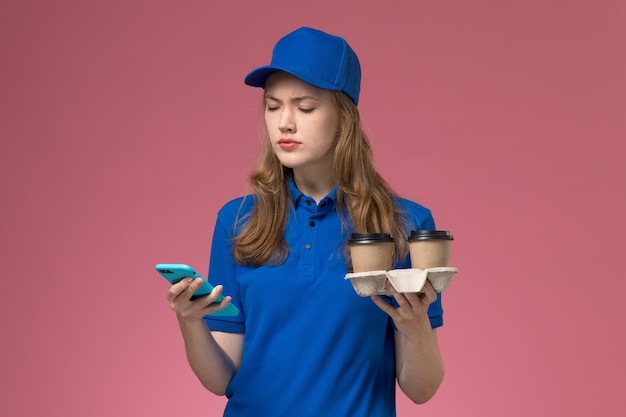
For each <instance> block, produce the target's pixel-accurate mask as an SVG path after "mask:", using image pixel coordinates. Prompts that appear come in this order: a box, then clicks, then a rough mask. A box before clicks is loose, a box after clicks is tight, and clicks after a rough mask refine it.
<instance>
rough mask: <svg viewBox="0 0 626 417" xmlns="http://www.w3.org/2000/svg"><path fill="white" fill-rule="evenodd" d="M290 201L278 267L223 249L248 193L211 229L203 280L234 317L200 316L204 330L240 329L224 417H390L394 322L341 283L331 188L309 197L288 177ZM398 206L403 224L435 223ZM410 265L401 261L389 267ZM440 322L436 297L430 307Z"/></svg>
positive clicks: (413, 207)
mask: <svg viewBox="0 0 626 417" xmlns="http://www.w3.org/2000/svg"><path fill="white" fill-rule="evenodd" d="M289 190H290V192H291V196H292V199H293V207H292V208H291V210H290V213H289V219H288V223H287V228H286V231H285V239H286V241H287V244H288V246H289V250H290V251H289V255H288V257H287V259H286V260H285V262H284V263H282V264H281V265H277V266H269V265H264V266H261V267H258V268H255V267H251V266H243V265H237V264H236V263H235V262H234V260H233V258H232V256H231V253H230V250H231V247H232V246H231V238H232V237H233V236H234V235H235V233H236V231H237V226H236V220H237V218H238V216H239V218H241V216H244V215H246V214H248V213H249V212H250V211H251V209H252V207H253V198H252V197H250V196H248V197H245V198H239V199H236V200H233V201H231V202H229V203H227V204H226V205H225V206H224V207H223V208H222V209H221V210H220V212H219V214H218V219H217V224H216V226H215V231H214V235H213V244H212V249H211V261H210V268H209V276H208V279H209V281H210V282H211V283H212V284H214V285H217V284H223V285H224V294H225V295H230V296H232V297H233V301H232V302H233V304H235V305H236V306H237V307H238V308H239V310H240V311H241V314H240V315H239V316H237V317H211V316H207V317H206V318H205V320H206V323H207V325H208V326H209V328H210V329H211V330H216V331H224V332H235V333H245V335H244V350H243V359H242V363H241V366H240V368H239V370H238V371H237V373H236V374H235V376H234V378H233V380H232V381H231V382H230V384H229V386H228V389H227V392H226V395H227V397H228V398H229V401H228V404H227V406H226V409H225V412H224V415H225V416H237V417H240V416H264V417H266V416H299V417H305V416H315V417H318V416H321V415H324V416H353V417H358V416H363V417H365V416H373V415H375V416H394V415H395V367H394V341H393V332H394V330H393V325H392V322H391V320H390V319H389V317H388V316H387V315H386V314H385V313H384V312H382V311H381V310H380V309H379V308H378V307H376V305H374V303H372V301H371V300H370V299H369V297H359V296H358V295H357V294H356V292H355V291H354V289H353V288H352V285H351V284H350V282H349V281H347V280H345V279H344V276H345V274H346V273H347V272H348V270H347V267H346V259H345V256H344V244H345V241H346V239H347V237H348V236H349V234H350V231H349V230H342V224H341V219H340V217H339V215H338V213H337V211H336V209H335V196H336V190H333V191H332V192H331V193H329V194H328V196H326V197H325V198H324V199H323V200H321V201H320V202H319V204H316V202H315V201H314V200H313V199H312V198H310V197H308V196H306V195H304V194H302V193H301V192H300V191H299V190H298V189H297V188H296V186H295V184H294V183H293V181H289ZM397 204H399V205H400V207H401V208H402V209H403V210H404V211H405V212H406V214H407V217H408V218H409V221H410V223H411V229H419V228H422V229H434V228H435V225H434V222H433V219H432V216H431V213H430V211H429V210H428V209H426V208H424V207H422V206H420V205H418V204H416V203H413V202H411V201H408V200H404V199H398V200H397ZM408 265H409V260H407V262H405V263H404V264H402V265H396V267H399V268H402V267H407V266H408ZM428 314H429V317H430V320H431V325H432V326H433V327H439V326H441V325H442V324H443V321H442V309H441V298H440V295H439V296H438V299H437V301H436V302H434V303H433V304H432V305H431V307H430V309H429V312H428Z"/></svg>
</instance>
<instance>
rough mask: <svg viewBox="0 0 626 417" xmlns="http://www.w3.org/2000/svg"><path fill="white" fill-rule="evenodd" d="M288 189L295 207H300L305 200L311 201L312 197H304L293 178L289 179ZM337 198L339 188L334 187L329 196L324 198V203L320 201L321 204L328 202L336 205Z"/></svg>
mask: <svg viewBox="0 0 626 417" xmlns="http://www.w3.org/2000/svg"><path fill="white" fill-rule="evenodd" d="M287 187H288V188H289V193H290V194H291V199H292V200H293V206H294V207H298V205H299V204H300V202H301V201H302V200H303V199H309V200H311V198H310V197H307V196H306V195H304V194H303V193H302V191H300V190H299V189H298V187H296V183H295V182H294V180H293V177H291V176H289V177H288V178H287ZM336 198H337V186H335V187H333V189H332V190H330V192H329V193H328V195H327V196H326V197H324V198H323V199H322V201H320V204H321V203H322V202H324V203H325V204H326V202H327V201H332V202H333V203H334V202H335V200H336Z"/></svg>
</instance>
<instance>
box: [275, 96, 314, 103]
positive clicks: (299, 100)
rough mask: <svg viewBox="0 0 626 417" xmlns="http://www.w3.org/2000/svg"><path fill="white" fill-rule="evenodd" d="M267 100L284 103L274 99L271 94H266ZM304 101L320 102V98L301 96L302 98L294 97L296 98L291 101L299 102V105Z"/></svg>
mask: <svg viewBox="0 0 626 417" xmlns="http://www.w3.org/2000/svg"><path fill="white" fill-rule="evenodd" d="M265 99H266V100H272V101H276V102H278V103H282V100H280V99H278V98H276V97H274V96H273V95H271V94H265ZM304 100H313V101H320V99H319V98H318V97H315V96H300V97H294V98H292V99H290V101H293V102H297V103H298V102H301V101H304Z"/></svg>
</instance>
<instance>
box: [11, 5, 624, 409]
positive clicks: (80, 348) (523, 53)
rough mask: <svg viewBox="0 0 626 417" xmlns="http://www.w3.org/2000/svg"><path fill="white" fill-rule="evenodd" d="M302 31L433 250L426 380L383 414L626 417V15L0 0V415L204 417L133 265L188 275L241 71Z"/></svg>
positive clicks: (236, 117)
mask: <svg viewBox="0 0 626 417" xmlns="http://www.w3.org/2000/svg"><path fill="white" fill-rule="evenodd" d="M302 25H310V26H315V27H318V28H320V29H323V30H327V31H330V32H334V33H337V34H341V35H343V36H345V37H346V38H347V39H348V40H349V41H350V43H351V44H352V45H353V47H354V49H355V50H356V51H357V53H358V54H359V56H360V58H361V62H362V66H363V69H364V77H363V93H362V99H361V105H360V108H361V111H362V116H363V118H364V120H365V122H366V125H367V129H368V131H369V132H370V134H371V137H372V143H373V146H374V148H375V152H376V159H377V164H378V166H379V168H380V170H381V171H382V172H383V174H384V175H385V176H386V178H387V179H388V180H389V182H390V183H391V184H392V185H393V186H394V187H395V188H396V190H397V191H399V192H400V193H401V194H403V195H404V196H406V197H409V198H412V199H415V200H418V201H420V202H422V203H423V204H425V205H427V206H428V207H430V208H432V210H433V211H434V213H435V216H436V220H437V223H438V225H439V227H440V228H444V229H450V230H451V231H452V232H453V233H454V235H455V238H456V240H455V242H454V254H453V264H454V265H455V266H457V267H458V268H459V269H460V271H461V273H460V274H459V275H458V276H457V278H456V279H455V281H454V282H453V285H452V287H451V288H450V290H449V291H448V292H447V293H446V294H445V309H446V314H445V320H446V325H445V327H444V328H442V329H441V331H440V340H441V349H442V352H443V355H444V358H445V362H446V366H447V375H446V379H445V381H444V384H443V386H442V387H441V389H440V391H439V393H438V394H437V396H436V397H435V398H434V399H433V400H432V401H431V402H429V403H428V404H426V405H423V406H414V405H411V404H410V403H409V402H408V400H406V399H405V398H404V397H403V396H402V395H401V394H399V396H398V397H399V398H398V408H399V411H398V415H399V416H409V415H414V414H418V415H424V416H481V417H482V416H509V417H516V416H528V415H533V416H552V415H555V416H564V415H567V416H570V417H577V416H580V417H583V416H585V417H586V416H591V415H597V416H623V415H625V413H626V408H625V407H624V401H623V389H624V386H626V363H625V360H624V359H623V352H624V351H625V350H626V340H625V332H624V328H625V327H624V323H623V321H624V318H625V316H626V315H625V314H624V307H623V306H624V304H625V303H624V301H623V297H624V291H625V290H626V285H625V284H624V282H625V279H624V278H625V277H624V272H623V271H622V268H621V263H620V261H621V259H623V251H624V248H626V238H625V230H624V229H625V228H624V220H623V215H624V213H625V212H626V193H625V192H624V190H625V188H626V187H625V182H626V169H625V165H626V164H625V162H624V159H625V155H626V153H625V152H624V144H623V143H624V139H625V138H626V117H625V115H626V76H625V74H626V52H625V51H626V48H625V47H624V42H625V39H626V3H625V2H624V1H623V0H614V1H610V0H603V1H598V0H593V1H592V0H578V1H566V0H562V1H557V0H553V1H546V0H530V1H502V0H490V1H487V0H477V1H464V0H448V1H445V0H443V1H416V0H407V1H394V0H389V1H385V2H382V1H381V2H363V1H360V0H351V1H337V0H332V1H327V0H321V1H315V2H295V1H271V0H270V1H264V2H262V1H231V2H219V3H218V2H211V1H199V0H198V1H169V2H168V1H148V0H144V1H139V0H132V1H130V0H117V1H113V0H109V1H78V0H75V1H71V0H65V1H63V0H57V1H47V2H46V1H19V0H4V1H2V3H1V4H0V28H1V29H0V31H1V36H0V43H1V44H0V45H1V51H0V52H1V53H0V61H1V64H0V74H1V81H0V82H1V85H0V96H1V102H0V106H1V107H0V117H1V123H0V137H1V141H2V142H1V143H2V148H1V152H0V170H1V175H0V192H1V197H0V198H1V202H2V204H1V209H0V210H1V212H0V213H1V216H0V236H1V237H0V239H1V245H2V252H1V255H0V256H1V257H2V272H3V274H2V279H3V282H4V285H3V286H2V301H1V302H0V306H1V307H0V308H1V309H2V311H1V314H0V325H1V333H2V343H1V349H2V352H1V353H2V355H1V356H0V358H1V359H0V364H1V369H0V375H2V376H1V378H2V390H0V414H1V415H3V416H37V415H63V416H67V417H73V416H92V417H100V416H131V415H151V416H168V415H172V414H173V413H176V415H181V416H190V417H191V416H213V415H220V414H221V409H222V407H223V404H224V399H223V398H218V397H215V396H213V395H212V394H210V393H208V392H206V391H204V390H203V388H201V386H200V384H199V383H198V382H197V381H196V380H195V377H194V376H193V375H192V373H191V371H190V370H189V368H188V366H187V364H186V360H185V357H184V352H183V346H182V341H181V338H180V336H179V333H178V329H177V326H176V322H175V318H174V316H173V314H172V313H171V312H170V310H169V307H168V306H167V303H166V301H165V298H164V294H165V291H166V288H167V284H166V283H165V281H164V280H162V279H161V278H160V277H159V276H158V275H157V274H156V273H155V272H154V270H153V267H154V264H156V263H158V262H185V263H189V264H191V265H193V266H195V267H196V268H197V269H198V270H199V271H202V272H204V271H206V269H207V267H208V252H209V248H210V238H211V234H212V229H213V223H214V220H215V214H216V211H217V210H218V208H219V207H220V206H221V205H222V204H223V203H224V202H226V201H227V200H229V199H231V198H234V197H236V196H238V195H240V194H242V193H244V192H245V190H246V185H245V180H246V176H247V173H248V171H249V169H250V167H251V165H252V163H253V161H254V159H255V157H256V155H257V151H258V144H259V135H258V132H259V123H258V122H259V117H258V108H259V103H260V90H257V89H251V88H249V87H246V86H244V85H243V82H242V78H243V76H244V75H245V74H246V73H247V71H248V70H250V69H252V68H254V67H256V66H258V65H263V64H266V63H267V62H268V61H269V56H270V52H271V47H272V45H273V43H274V42H275V41H276V40H277V39H278V38H279V37H280V36H282V35H283V34H285V33H287V32H289V31H291V30H294V29H296V28H298V27H300V26H302ZM281 296H287V295H286V294H277V297H281ZM311 337H314V335H311ZM269 400H271V399H269Z"/></svg>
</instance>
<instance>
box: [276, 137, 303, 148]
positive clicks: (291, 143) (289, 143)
mask: <svg viewBox="0 0 626 417" xmlns="http://www.w3.org/2000/svg"><path fill="white" fill-rule="evenodd" d="M298 145H300V142H298V141H295V140H293V139H280V140H279V141H278V146H280V147H281V148H282V149H293V148H295V147H296V146H298Z"/></svg>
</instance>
